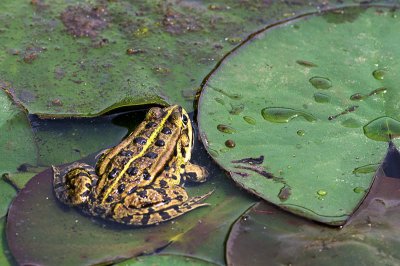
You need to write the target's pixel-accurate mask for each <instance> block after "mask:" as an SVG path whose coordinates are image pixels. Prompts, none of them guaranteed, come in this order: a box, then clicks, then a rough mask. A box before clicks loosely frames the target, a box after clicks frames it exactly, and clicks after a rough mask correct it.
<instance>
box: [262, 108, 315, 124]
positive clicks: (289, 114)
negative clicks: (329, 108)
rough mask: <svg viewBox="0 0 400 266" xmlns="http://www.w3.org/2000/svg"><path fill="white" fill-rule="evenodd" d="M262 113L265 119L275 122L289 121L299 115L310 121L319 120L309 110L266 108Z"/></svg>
mask: <svg viewBox="0 0 400 266" xmlns="http://www.w3.org/2000/svg"><path fill="white" fill-rule="evenodd" d="M261 115H262V116H263V118H264V119H265V120H267V121H270V122H275V123H287V122H289V121H290V120H292V119H293V118H296V117H298V116H301V117H303V118H304V119H306V120H307V121H309V122H314V121H316V120H317V119H316V118H315V117H314V116H313V115H311V114H309V113H307V112H303V111H300V110H295V109H291V108H283V107H267V108H264V109H262V110H261Z"/></svg>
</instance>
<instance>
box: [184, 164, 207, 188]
mask: <svg viewBox="0 0 400 266" xmlns="http://www.w3.org/2000/svg"><path fill="white" fill-rule="evenodd" d="M182 176H183V179H184V180H183V181H186V180H187V181H189V182H196V183H203V182H205V181H206V180H207V176H208V172H207V170H206V169H205V168H204V167H202V166H200V165H196V164H191V163H190V162H187V163H186V165H185V170H184V173H182Z"/></svg>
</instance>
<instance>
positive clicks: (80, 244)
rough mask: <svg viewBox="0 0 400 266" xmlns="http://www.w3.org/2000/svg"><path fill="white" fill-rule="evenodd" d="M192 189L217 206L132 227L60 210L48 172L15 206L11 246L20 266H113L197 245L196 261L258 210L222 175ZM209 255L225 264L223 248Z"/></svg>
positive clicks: (10, 218) (9, 223)
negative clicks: (163, 250) (172, 247)
mask: <svg viewBox="0 0 400 266" xmlns="http://www.w3.org/2000/svg"><path fill="white" fill-rule="evenodd" d="M187 189H188V193H189V194H190V195H193V196H194V195H199V194H204V193H205V192H208V191H210V190H213V189H215V191H214V193H213V194H212V195H211V196H210V198H209V199H207V202H208V203H210V204H211V206H209V207H204V208H201V209H198V210H194V211H193V212H191V213H188V214H186V215H184V216H182V217H180V218H178V219H174V220H172V221H170V222H166V223H163V224H160V225H158V226H150V227H128V226H121V225H118V224H114V223H109V222H105V221H103V220H99V219H93V218H91V217H88V216H84V215H83V214H82V213H80V212H79V211H77V210H76V209H74V208H69V207H67V206H64V205H62V204H60V203H59V202H58V201H57V200H56V199H55V197H54V195H53V189H52V172H51V171H50V170H46V171H45V172H43V173H41V174H39V175H37V176H36V177H34V178H33V179H31V180H30V181H29V182H28V184H27V185H26V186H25V188H24V189H22V190H21V192H20V193H19V194H18V196H17V197H16V199H15V200H14V202H13V203H12V205H11V207H10V211H9V214H8V218H7V239H8V244H9V246H10V250H11V252H12V254H13V255H14V257H15V259H16V261H17V262H18V263H19V264H40V265H88V264H101V263H111V262H117V261H121V260H123V259H128V258H131V257H134V256H138V255H141V254H150V253H153V252H154V251H155V250H160V249H161V248H163V247H165V246H166V245H174V244H175V243H183V245H191V244H195V245H194V246H192V253H191V254H188V255H190V256H196V250H197V247H196V245H199V247H200V248H199V249H200V251H201V252H203V251H204V246H203V245H201V243H202V242H205V243H209V241H210V240H209V239H212V240H214V239H215V238H214V236H213V234H214V233H215V232H218V231H220V230H222V229H221V227H222V228H223V230H224V231H225V236H226V234H227V233H228V231H229V228H230V225H231V224H232V223H233V221H234V220H235V219H236V218H237V217H238V216H239V215H240V214H241V213H243V212H244V211H245V210H246V209H247V208H248V207H249V206H251V205H252V204H253V200H252V199H251V198H249V197H247V196H246V194H244V193H233V191H235V190H236V188H235V186H234V184H231V183H230V182H227V180H226V179H225V176H224V174H223V173H222V172H218V171H216V172H212V176H211V180H209V181H208V182H206V183H205V184H202V185H199V186H196V187H188V188H187ZM186 234H189V236H190V237H189V238H186ZM196 238H198V239H201V240H197V241H195V239H196ZM223 239H224V238H222V239H219V241H221V243H222V241H223ZM60 240H62V242H63V244H62V245H60V244H59V243H60ZM208 249H209V253H210V255H207V254H205V255H204V253H201V254H202V255H203V257H205V258H206V259H205V260H207V261H211V262H213V261H216V263H218V264H221V263H222V264H223V262H224V250H223V245H214V247H212V248H211V247H210V246H208ZM203 259H204V258H203Z"/></svg>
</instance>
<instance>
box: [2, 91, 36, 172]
mask: <svg viewBox="0 0 400 266" xmlns="http://www.w3.org/2000/svg"><path fill="white" fill-rule="evenodd" d="M0 106H1V112H0V132H1V134H0V150H1V154H2V156H1V160H0V174H2V173H5V172H8V171H16V170H17V168H18V167H19V166H20V165H21V164H23V163H27V164H35V163H36V160H37V151H36V146H35V142H34V140H33V133H32V130H31V128H30V124H29V121H28V118H27V116H26V113H25V112H24V110H23V109H22V108H21V106H18V105H16V104H14V103H13V102H12V100H11V99H10V97H9V96H8V95H7V94H6V93H5V92H4V91H2V90H0Z"/></svg>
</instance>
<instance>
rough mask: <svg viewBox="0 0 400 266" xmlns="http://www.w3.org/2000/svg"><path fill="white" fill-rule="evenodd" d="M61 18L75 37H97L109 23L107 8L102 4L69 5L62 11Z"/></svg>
mask: <svg viewBox="0 0 400 266" xmlns="http://www.w3.org/2000/svg"><path fill="white" fill-rule="evenodd" d="M61 20H62V22H63V23H64V26H65V27H66V28H67V31H68V33H69V34H71V35H73V36H75V37H83V36H87V37H96V36H97V35H98V34H99V32H100V31H101V30H103V29H105V28H106V27H107V24H108V22H107V10H106V9H105V7H102V6H99V7H90V6H82V5H78V6H69V7H67V8H66V9H65V10H64V11H63V12H62V13H61Z"/></svg>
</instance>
